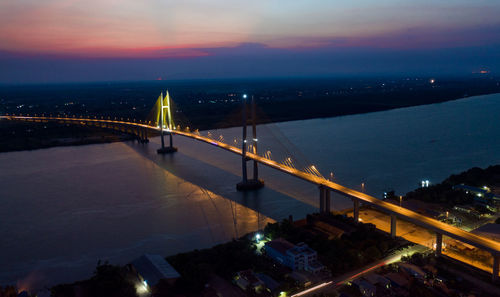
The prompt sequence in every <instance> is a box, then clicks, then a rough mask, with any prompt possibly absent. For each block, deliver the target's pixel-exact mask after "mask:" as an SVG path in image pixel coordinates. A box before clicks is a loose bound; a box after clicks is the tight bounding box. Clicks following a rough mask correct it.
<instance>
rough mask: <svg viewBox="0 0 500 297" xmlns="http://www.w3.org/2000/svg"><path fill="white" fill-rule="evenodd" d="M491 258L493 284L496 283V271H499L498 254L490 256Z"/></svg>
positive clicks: (499, 259)
mask: <svg viewBox="0 0 500 297" xmlns="http://www.w3.org/2000/svg"><path fill="white" fill-rule="evenodd" d="M492 256H493V271H492V272H493V274H492V275H491V278H492V280H493V282H498V280H499V278H498V270H499V267H498V265H499V261H500V254H492Z"/></svg>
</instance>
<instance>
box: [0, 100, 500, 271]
mask: <svg viewBox="0 0 500 297" xmlns="http://www.w3.org/2000/svg"><path fill="white" fill-rule="evenodd" d="M171 103H172V102H171V100H170V95H169V93H168V92H166V94H165V96H164V95H163V94H161V95H160V97H159V98H158V100H157V101H156V103H155V105H154V107H153V109H152V110H151V113H150V114H149V116H148V117H147V119H146V120H144V121H135V120H129V119H122V118H121V119H116V118H114V119H111V118H109V117H108V118H104V117H101V118H96V117H94V118H84V117H76V116H72V117H69V116H45V115H41V116H40V115H2V116H0V119H4V120H11V121H28V122H58V123H61V124H75V125H88V126H97V127H101V128H105V129H112V130H117V131H121V132H123V133H128V134H133V135H135V136H136V137H137V139H138V140H139V141H140V142H143V143H146V142H148V136H149V135H151V132H152V133H154V134H157V133H159V135H160V137H161V147H160V148H159V149H158V153H159V154H168V153H174V152H176V151H177V148H175V147H174V146H173V136H174V135H178V136H183V137H187V138H191V139H194V140H198V141H200V142H204V143H206V144H209V145H212V146H216V147H218V148H221V149H223V150H226V151H229V152H232V153H234V154H237V155H240V156H241V158H242V159H241V160H242V181H241V183H239V184H238V185H237V188H238V190H242V191H246V190H255V189H258V188H260V187H262V186H263V185H264V184H263V181H262V180H260V179H259V177H258V164H261V165H265V166H267V167H270V168H272V169H275V170H278V171H280V172H284V173H286V174H289V175H292V176H294V177H297V178H300V179H302V180H304V181H307V182H309V183H311V184H314V185H316V186H318V189H319V199H318V202H319V203H318V204H319V210H320V212H330V209H331V205H330V203H331V197H330V195H331V192H332V191H333V192H336V193H338V194H340V195H343V196H346V197H348V198H350V199H351V200H352V201H353V216H354V220H355V221H356V222H357V221H359V209H360V203H363V204H366V205H370V206H372V207H374V208H376V209H378V210H380V211H383V212H385V213H387V214H389V215H390V217H391V224H390V233H391V235H392V236H393V237H394V236H396V222H397V219H398V218H399V219H403V220H406V221H409V222H411V223H413V224H415V225H418V226H421V227H423V228H425V229H428V230H430V231H433V232H435V234H436V248H435V249H436V254H438V255H440V254H441V252H442V246H443V235H444V236H448V237H450V238H453V239H456V240H458V241H461V242H464V243H467V244H470V245H472V246H475V247H477V248H480V249H483V250H486V251H488V252H490V253H491V255H492V256H493V269H492V277H493V279H495V280H496V279H498V272H499V261H500V243H498V242H496V241H494V240H491V239H488V238H486V237H483V236H478V235H475V234H472V233H470V232H467V231H464V230H462V229H460V228H457V227H454V226H451V225H448V224H446V223H443V222H440V221H438V220H435V219H432V218H429V217H427V216H424V215H421V214H419V213H416V212H414V211H411V210H409V209H406V208H403V207H400V206H397V205H394V204H392V203H389V202H386V201H383V200H380V199H377V198H375V197H373V196H370V195H367V194H365V193H362V192H359V191H356V190H353V189H350V188H348V187H345V186H342V185H340V184H338V183H335V182H333V181H331V180H329V179H327V178H325V177H323V176H322V175H321V173H320V172H319V171H318V170H317V169H316V167H315V166H314V165H309V166H305V167H299V166H297V165H295V163H294V162H293V160H292V159H291V158H290V157H288V158H285V159H283V160H282V161H281V162H278V161H276V160H273V158H272V154H271V153H270V152H269V151H266V152H265V153H263V154H259V153H258V150H257V144H258V138H257V131H256V125H255V102H254V101H253V98H252V102H251V103H252V104H251V106H252V108H251V115H252V116H251V118H252V136H251V139H247V105H248V104H247V102H246V95H244V98H243V109H242V111H243V112H242V123H243V124H242V134H243V136H242V139H241V141H240V146H239V147H238V146H237V144H238V142H237V141H236V140H234V142H233V143H231V144H230V143H227V142H226V141H225V140H224V138H223V136H219V138H216V137H213V135H211V134H210V132H208V133H207V136H203V135H201V133H200V132H199V131H198V130H194V131H192V130H191V129H190V128H189V127H185V128H183V129H181V127H180V126H175V122H174V118H173V116H172V114H173V113H174V111H173V110H172V104H171ZM165 137H168V144H166V143H165ZM249 161H251V162H253V178H248V176H247V162H249Z"/></svg>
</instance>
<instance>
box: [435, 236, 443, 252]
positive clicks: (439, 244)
mask: <svg viewBox="0 0 500 297" xmlns="http://www.w3.org/2000/svg"><path fill="white" fill-rule="evenodd" d="M442 252H443V234H441V233H436V256H438V257H439V256H441V254H442Z"/></svg>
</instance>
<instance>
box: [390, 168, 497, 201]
mask: <svg viewBox="0 0 500 297" xmlns="http://www.w3.org/2000/svg"><path fill="white" fill-rule="evenodd" d="M458 184H466V185H469V186H474V187H482V186H484V185H488V186H500V165H495V166H490V167H488V168H486V169H481V168H478V167H474V168H471V169H469V170H467V171H464V172H462V173H460V174H456V175H451V176H450V177H448V178H447V179H445V180H444V181H443V182H441V183H440V184H436V185H431V186H429V187H427V188H418V189H416V190H414V191H412V192H409V193H407V194H406V196H405V200H406V199H417V200H422V201H425V202H434V203H443V204H448V205H450V206H453V205H457V204H469V203H472V201H473V198H474V196H473V195H472V194H467V193H465V191H461V190H453V186H454V185H458ZM394 197H395V196H394ZM393 199H396V198H393Z"/></svg>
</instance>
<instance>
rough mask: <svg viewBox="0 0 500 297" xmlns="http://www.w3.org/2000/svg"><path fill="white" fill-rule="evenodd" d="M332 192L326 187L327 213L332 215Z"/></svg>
mask: <svg viewBox="0 0 500 297" xmlns="http://www.w3.org/2000/svg"><path fill="white" fill-rule="evenodd" d="M331 192H332V191H331V190H330V189H328V188H326V187H325V212H326V213H330V212H331V209H330V208H331V207H330V206H331V200H332V199H331V195H330V194H331Z"/></svg>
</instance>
